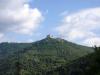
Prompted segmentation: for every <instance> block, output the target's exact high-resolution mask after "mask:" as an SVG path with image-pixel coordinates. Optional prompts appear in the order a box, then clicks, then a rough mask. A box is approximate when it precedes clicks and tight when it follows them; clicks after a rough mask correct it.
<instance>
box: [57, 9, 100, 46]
mask: <svg viewBox="0 0 100 75" xmlns="http://www.w3.org/2000/svg"><path fill="white" fill-rule="evenodd" d="M56 30H57V31H58V32H59V34H60V35H62V36H64V38H65V39H67V40H70V41H72V42H77V43H78V42H80V43H81V44H85V45H86V43H87V44H88V45H90V43H89V41H90V40H91V42H92V43H94V41H97V40H99V39H98V38H99V37H100V35H99V33H100V31H99V30H100V8H99V7H98V8H89V9H85V10H81V11H78V12H75V13H71V14H67V15H65V17H64V19H63V20H62V23H61V25H59V26H58V27H57V28H56ZM97 31H98V32H97ZM87 41H88V42H87ZM84 42H86V43H84ZM94 44H100V41H98V42H95V43H94Z"/></svg>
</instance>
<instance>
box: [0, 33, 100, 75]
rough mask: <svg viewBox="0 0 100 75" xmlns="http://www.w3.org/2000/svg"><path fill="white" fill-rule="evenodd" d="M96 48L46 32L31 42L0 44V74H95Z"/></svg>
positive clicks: (97, 63) (99, 67)
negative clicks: (43, 35) (40, 38)
mask: <svg viewBox="0 0 100 75" xmlns="http://www.w3.org/2000/svg"><path fill="white" fill-rule="evenodd" d="M99 57H100V48H99V47H95V48H91V47H86V46H81V45H77V44H74V43H72V42H69V41H66V40H64V39H60V38H52V37H50V36H49V35H48V36H47V37H46V38H44V39H42V40H40V41H36V42H32V43H7V42H5V43H1V44H0V75H99V74H100V73H99V71H100V66H99V62H100V59H99Z"/></svg>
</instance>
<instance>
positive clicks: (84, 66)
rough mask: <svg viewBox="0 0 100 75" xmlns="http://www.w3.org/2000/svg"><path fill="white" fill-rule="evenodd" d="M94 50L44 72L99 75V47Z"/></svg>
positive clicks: (48, 74) (50, 73)
mask: <svg viewBox="0 0 100 75" xmlns="http://www.w3.org/2000/svg"><path fill="white" fill-rule="evenodd" d="M94 50H95V51H94V52H93V53H91V54H89V55H86V56H84V57H81V58H79V59H76V60H74V61H72V62H70V63H69V64H65V65H62V66H60V67H57V68H56V69H53V70H51V71H48V72H46V75H100V47H95V48H94Z"/></svg>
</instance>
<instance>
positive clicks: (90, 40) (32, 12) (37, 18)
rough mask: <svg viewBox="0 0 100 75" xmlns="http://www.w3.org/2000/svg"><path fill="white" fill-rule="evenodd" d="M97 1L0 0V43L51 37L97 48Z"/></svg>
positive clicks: (99, 16)
mask: <svg viewBox="0 0 100 75" xmlns="http://www.w3.org/2000/svg"><path fill="white" fill-rule="evenodd" d="M99 33H100V0H0V42H34V41H37V40H40V39H43V38H45V37H46V35H48V34H50V35H52V36H53V37H59V38H63V39H65V40H68V41H71V42H74V43H77V44H81V45H86V46H93V45H98V46H99V45H100V34H99Z"/></svg>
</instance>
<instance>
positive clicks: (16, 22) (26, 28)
mask: <svg viewBox="0 0 100 75" xmlns="http://www.w3.org/2000/svg"><path fill="white" fill-rule="evenodd" d="M28 2H29V0H16V1H15V0H1V1H0V32H2V33H3V32H10V31H11V32H17V33H21V34H32V33H33V31H34V30H36V29H37V28H38V27H39V25H40V23H41V21H42V20H43V16H42V13H41V12H40V11H39V9H37V8H30V5H29V3H28Z"/></svg>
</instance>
